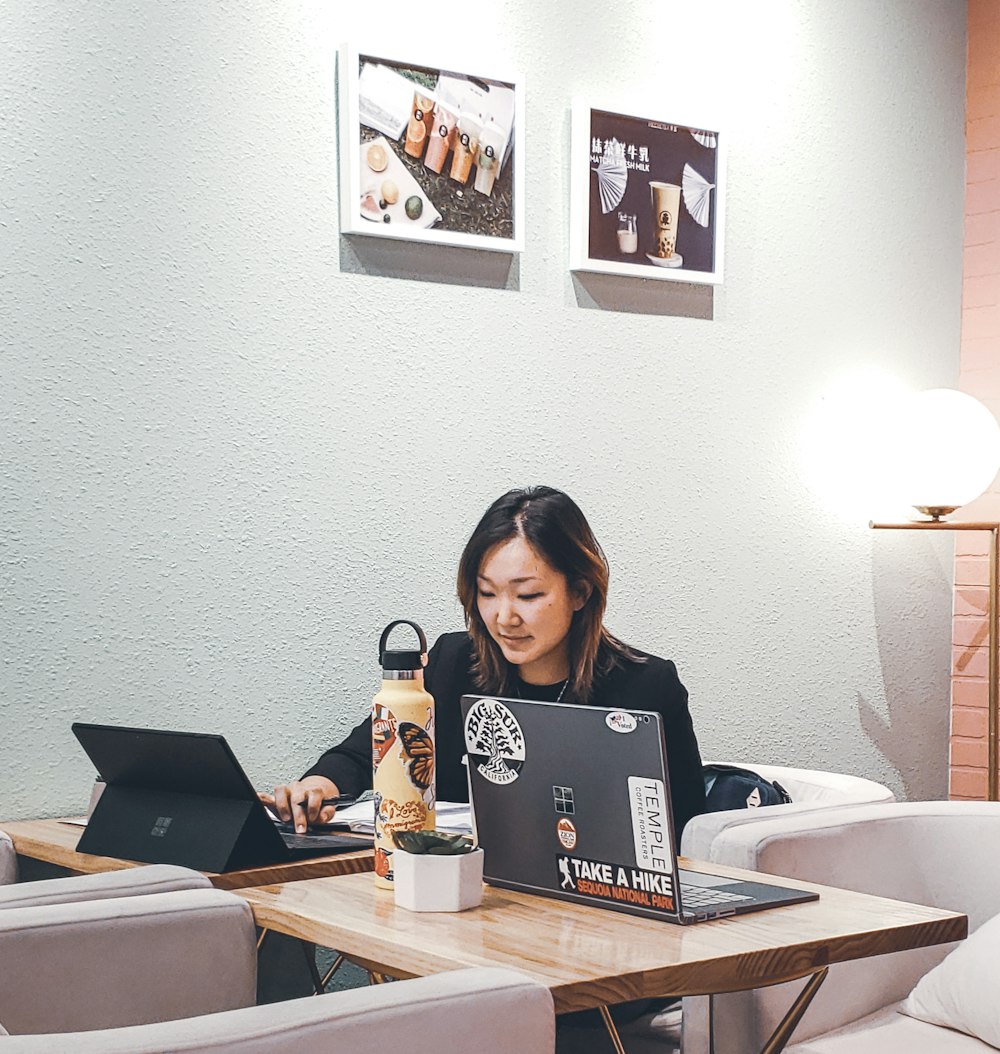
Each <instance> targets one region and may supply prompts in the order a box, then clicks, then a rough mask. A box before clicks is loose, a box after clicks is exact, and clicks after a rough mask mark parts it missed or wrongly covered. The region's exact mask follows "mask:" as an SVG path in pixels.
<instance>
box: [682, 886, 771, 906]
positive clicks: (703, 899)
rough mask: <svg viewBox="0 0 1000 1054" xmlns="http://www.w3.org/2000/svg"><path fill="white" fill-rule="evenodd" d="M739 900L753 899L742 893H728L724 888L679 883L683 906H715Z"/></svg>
mask: <svg viewBox="0 0 1000 1054" xmlns="http://www.w3.org/2000/svg"><path fill="white" fill-rule="evenodd" d="M741 900H753V897H748V896H746V894H744V893H729V892H727V891H726V890H724V889H711V888H706V887H705V886H691V885H688V883H687V882H682V883H681V903H682V904H683V905H684V907H685V908H706V907H715V906H716V905H718V904H735V903H737V902H738V901H741Z"/></svg>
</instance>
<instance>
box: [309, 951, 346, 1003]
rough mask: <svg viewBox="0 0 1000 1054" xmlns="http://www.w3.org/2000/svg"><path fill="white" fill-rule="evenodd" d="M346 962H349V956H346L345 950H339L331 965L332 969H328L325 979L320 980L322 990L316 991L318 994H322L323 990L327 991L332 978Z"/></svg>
mask: <svg viewBox="0 0 1000 1054" xmlns="http://www.w3.org/2000/svg"><path fill="white" fill-rule="evenodd" d="M345 962H347V956H345V955H344V953H343V952H338V953H337V958H336V959H334V960H333V966H331V967H330V969H329V970H327V971H326V973H325V974H324V975H323V979H322V981H321V982H320V990H319V991H318V992H317V993H316V994H317V995H322V994H323V992H325V991H326V986H327V985H328V984H329V983H330V979H331V978H332V977H333V975H334V974H335V973H336V972H337V971H338V970H339V969H340V968H341V966H343V965H344V963H345Z"/></svg>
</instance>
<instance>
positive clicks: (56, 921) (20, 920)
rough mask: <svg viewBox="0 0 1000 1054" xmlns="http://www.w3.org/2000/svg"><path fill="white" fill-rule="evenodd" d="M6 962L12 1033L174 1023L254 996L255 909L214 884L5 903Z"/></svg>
mask: <svg viewBox="0 0 1000 1054" xmlns="http://www.w3.org/2000/svg"><path fill="white" fill-rule="evenodd" d="M0 963H3V969H0V1024H2V1025H3V1026H4V1027H5V1028H6V1029H7V1030H8V1031H9V1032H11V1033H12V1034H15V1035H18V1034H24V1033H40V1032H45V1033H53V1032H75V1031H81V1030H86V1029H103V1028H115V1027H118V1026H124V1025H132V1024H139V1023H145V1022H148V1021H157V1020H159V1021H162V1020H169V1019H173V1018H179V1017H188V1016H190V1015H194V1014H206V1013H214V1012H216V1011H221V1010H230V1009H234V1008H236V1007H245V1006H251V1005H252V1004H253V1002H254V998H255V987H256V970H257V965H256V937H255V929H254V924H253V916H252V914H251V912H250V908H249V906H248V905H247V904H246V902H245V901H243V900H241V899H240V898H239V897H237V896H235V895H234V894H232V893H226V892H223V891H222V890H216V889H193V890H181V891H178V892H172V893H160V894H155V895H152V896H138V897H116V898H114V899H109V900H96V901H84V902H80V903H71V904H65V903H63V904H45V905H40V906H35V907H11V908H8V909H5V910H3V911H0ZM4 1042H6V1040H4Z"/></svg>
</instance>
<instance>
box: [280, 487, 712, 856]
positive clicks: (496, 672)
mask: <svg viewBox="0 0 1000 1054" xmlns="http://www.w3.org/2000/svg"><path fill="white" fill-rule="evenodd" d="M607 593H608V564H607V560H606V559H605V556H604V553H603V551H602V550H601V547H600V545H599V544H598V542H597V539H596V538H595V537H594V534H593V532H592V531H591V529H590V526H589V524H588V523H587V521H586V519H585V517H584V515H583V513H582V512H581V511H580V509H579V507H578V506H577V505H576V503H575V502H574V501H573V500H572V498H570V497H569V496H568V495H566V494H564V493H562V491H558V490H554V489H553V488H551V487H529V488H526V489H524V490H511V491H508V492H507V493H506V494H504V495H503V496H502V497H500V498H498V499H497V500H496V501H495V502H494V503H493V504H492V505H491V506H490V507H489V509H487V511H486V514H485V515H484V516H483V518H482V519H481V520H480V521H479V524H478V526H477V527H476V529H475V531H473V533H472V537H471V538H470V539H469V541H468V543H467V544H466V546H465V550H464V551H463V553H462V557H461V560H460V562H459V567H458V596H459V599H460V600H461V602H462V607H463V608H464V610H465V623H466V626H467V632H466V633H446V634H444V635H443V636H441V637H439V638H438V640H437V643H436V644H435V645H434V647H433V648H431V650H430V654H429V656H428V664H427V668H426V670H425V672H424V683H425V685H426V687H427V690H428V691H429V692H430V693H431V695H432V696H433V697H434V700H435V738H436V748H437V749H436V768H437V797H438V799H439V800H440V801H467V800H468V782H467V779H466V772H465V766H464V765H463V764H462V758H463V756H464V753H465V746H464V743H463V739H462V721H461V713H460V709H459V700H460V699H461V697H462V696H463V695H465V694H467V693H470V692H471V693H486V694H490V695H500V696H504V695H506V696H516V697H519V698H522V699H534V700H539V701H545V702H552V701H561V702H573V703H583V704H586V705H589V706H600V707H608V708H622V709H629V710H653V711H656V712H657V713H659V714H660V715H661V717H662V718H663V728H664V735H665V739H666V748H667V759H668V768H669V771H670V793H671V800H672V804H673V815H674V831H675V835H676V838H677V839H678V840H679V839H680V833H681V830H682V829H683V827H684V824H685V823H686V822H687V821H688V820H689V819H690V818H691V817H692V816H694V815H696V814H697V813H699V812H701V810H702V808H703V806H704V802H705V792H704V783H703V780H702V773H701V757H700V755H699V752H698V743H697V740H696V739H695V734H694V728H693V726H692V723H691V715H690V713H689V712H688V703H687V691H686V689H685V688H684V686H683V685H682V684H681V682H680V680H679V679H678V677H677V669H676V667H675V666H674V664H673V663H672V662H670V661H669V660H666V659H659V658H657V657H656V656H653V655H647V654H645V653H643V652H640V651H636V650H635V649H634V648H630V647H628V646H627V645H625V644H623V643H622V642H621V641H620V640H618V639H617V638H615V637H613V636H612V635H611V634H610V633H609V632H608V630H607V629H605V627H604V622H603V618H604V609H605V606H606V603H607ZM371 781H372V747H371V719H370V718H366V719H365V720H364V721H362V722H361V724H359V725H358V726H357V728H355V729H354V731H353V732H351V734H350V735H349V736H348V737H347V739H345V740H344V742H343V743H341V744H340V745H339V746H336V747H333V748H332V749H331V750H328V751H327V752H326V753H325V754H324V755H323V756H322V757H321V758H320V759H319V760H318V761H317V762H316V764H315V765H313V767H312V768H311V769H309V771H308V772H307V773H306V774H305V775H304V776H303V777H302V778H301V779H300V780H298V781H296V782H293V783H290V784H286V785H284V786H280V787H276V788H275V790H274V796H273V799H272V797H271V796H270V795H262V797H263V798H264V800H265V801H267V802H268V803H270V804H273V805H274V807H275V809H276V811H277V813H278V815H279V816H280V817H281V818H282V819H283V820H292V821H293V822H294V824H295V828H296V830H297V831H305V830H306V826H307V824H308V823H315V822H319V823H327V822H329V821H330V819H332V817H333V814H334V812H335V810H336V805H335V804H331V803H330V800H331V799H335V798H337V797H339V796H342V795H349V796H356V795H357V794H359V793H360V792H361V791H363V790H365V789H367V788H369V787H371Z"/></svg>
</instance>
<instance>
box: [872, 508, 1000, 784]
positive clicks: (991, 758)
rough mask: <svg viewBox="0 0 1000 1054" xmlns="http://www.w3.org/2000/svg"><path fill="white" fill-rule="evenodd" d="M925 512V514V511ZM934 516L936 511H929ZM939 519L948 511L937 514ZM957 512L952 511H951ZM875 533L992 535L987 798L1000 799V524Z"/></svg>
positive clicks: (896, 527) (900, 527)
mask: <svg viewBox="0 0 1000 1054" xmlns="http://www.w3.org/2000/svg"><path fill="white" fill-rule="evenodd" d="M921 511H924V510H921ZM926 511H927V512H928V513H929V514H932V515H933V512H932V510H930V509H927V510H926ZM933 511H934V512H937V513H938V516H939V515H940V514H941V513H942V512H943V511H944V510H938V509H935V510H933ZM948 511H949V512H950V511H953V510H951V509H949V510H948ZM868 526H869V527H871V528H872V529H873V530H876V531H878V530H884V531H989V534H990V583H989V587H990V588H989V597H990V599H989V610H988V612H987V617H988V618H989V638H988V639H989V662H990V665H989V677H988V680H987V684H988V687H989V724H988V732H987V735H988V754H987V777H986V778H987V789H986V793H987V798H988V800H989V801H997V800H998V799H1000V788H998V786H997V725H998V714H997V675H998V664H997V653H998V642H997V593H998V587H997V550H998V546H1000V523H991V522H988V521H977V522H973V521H969V522H962V521H949V520H942V519H939V518H937V517H935V518H934V519H932V520H913V521H912V522H907V523H874V522H872V523H869V524H868Z"/></svg>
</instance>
